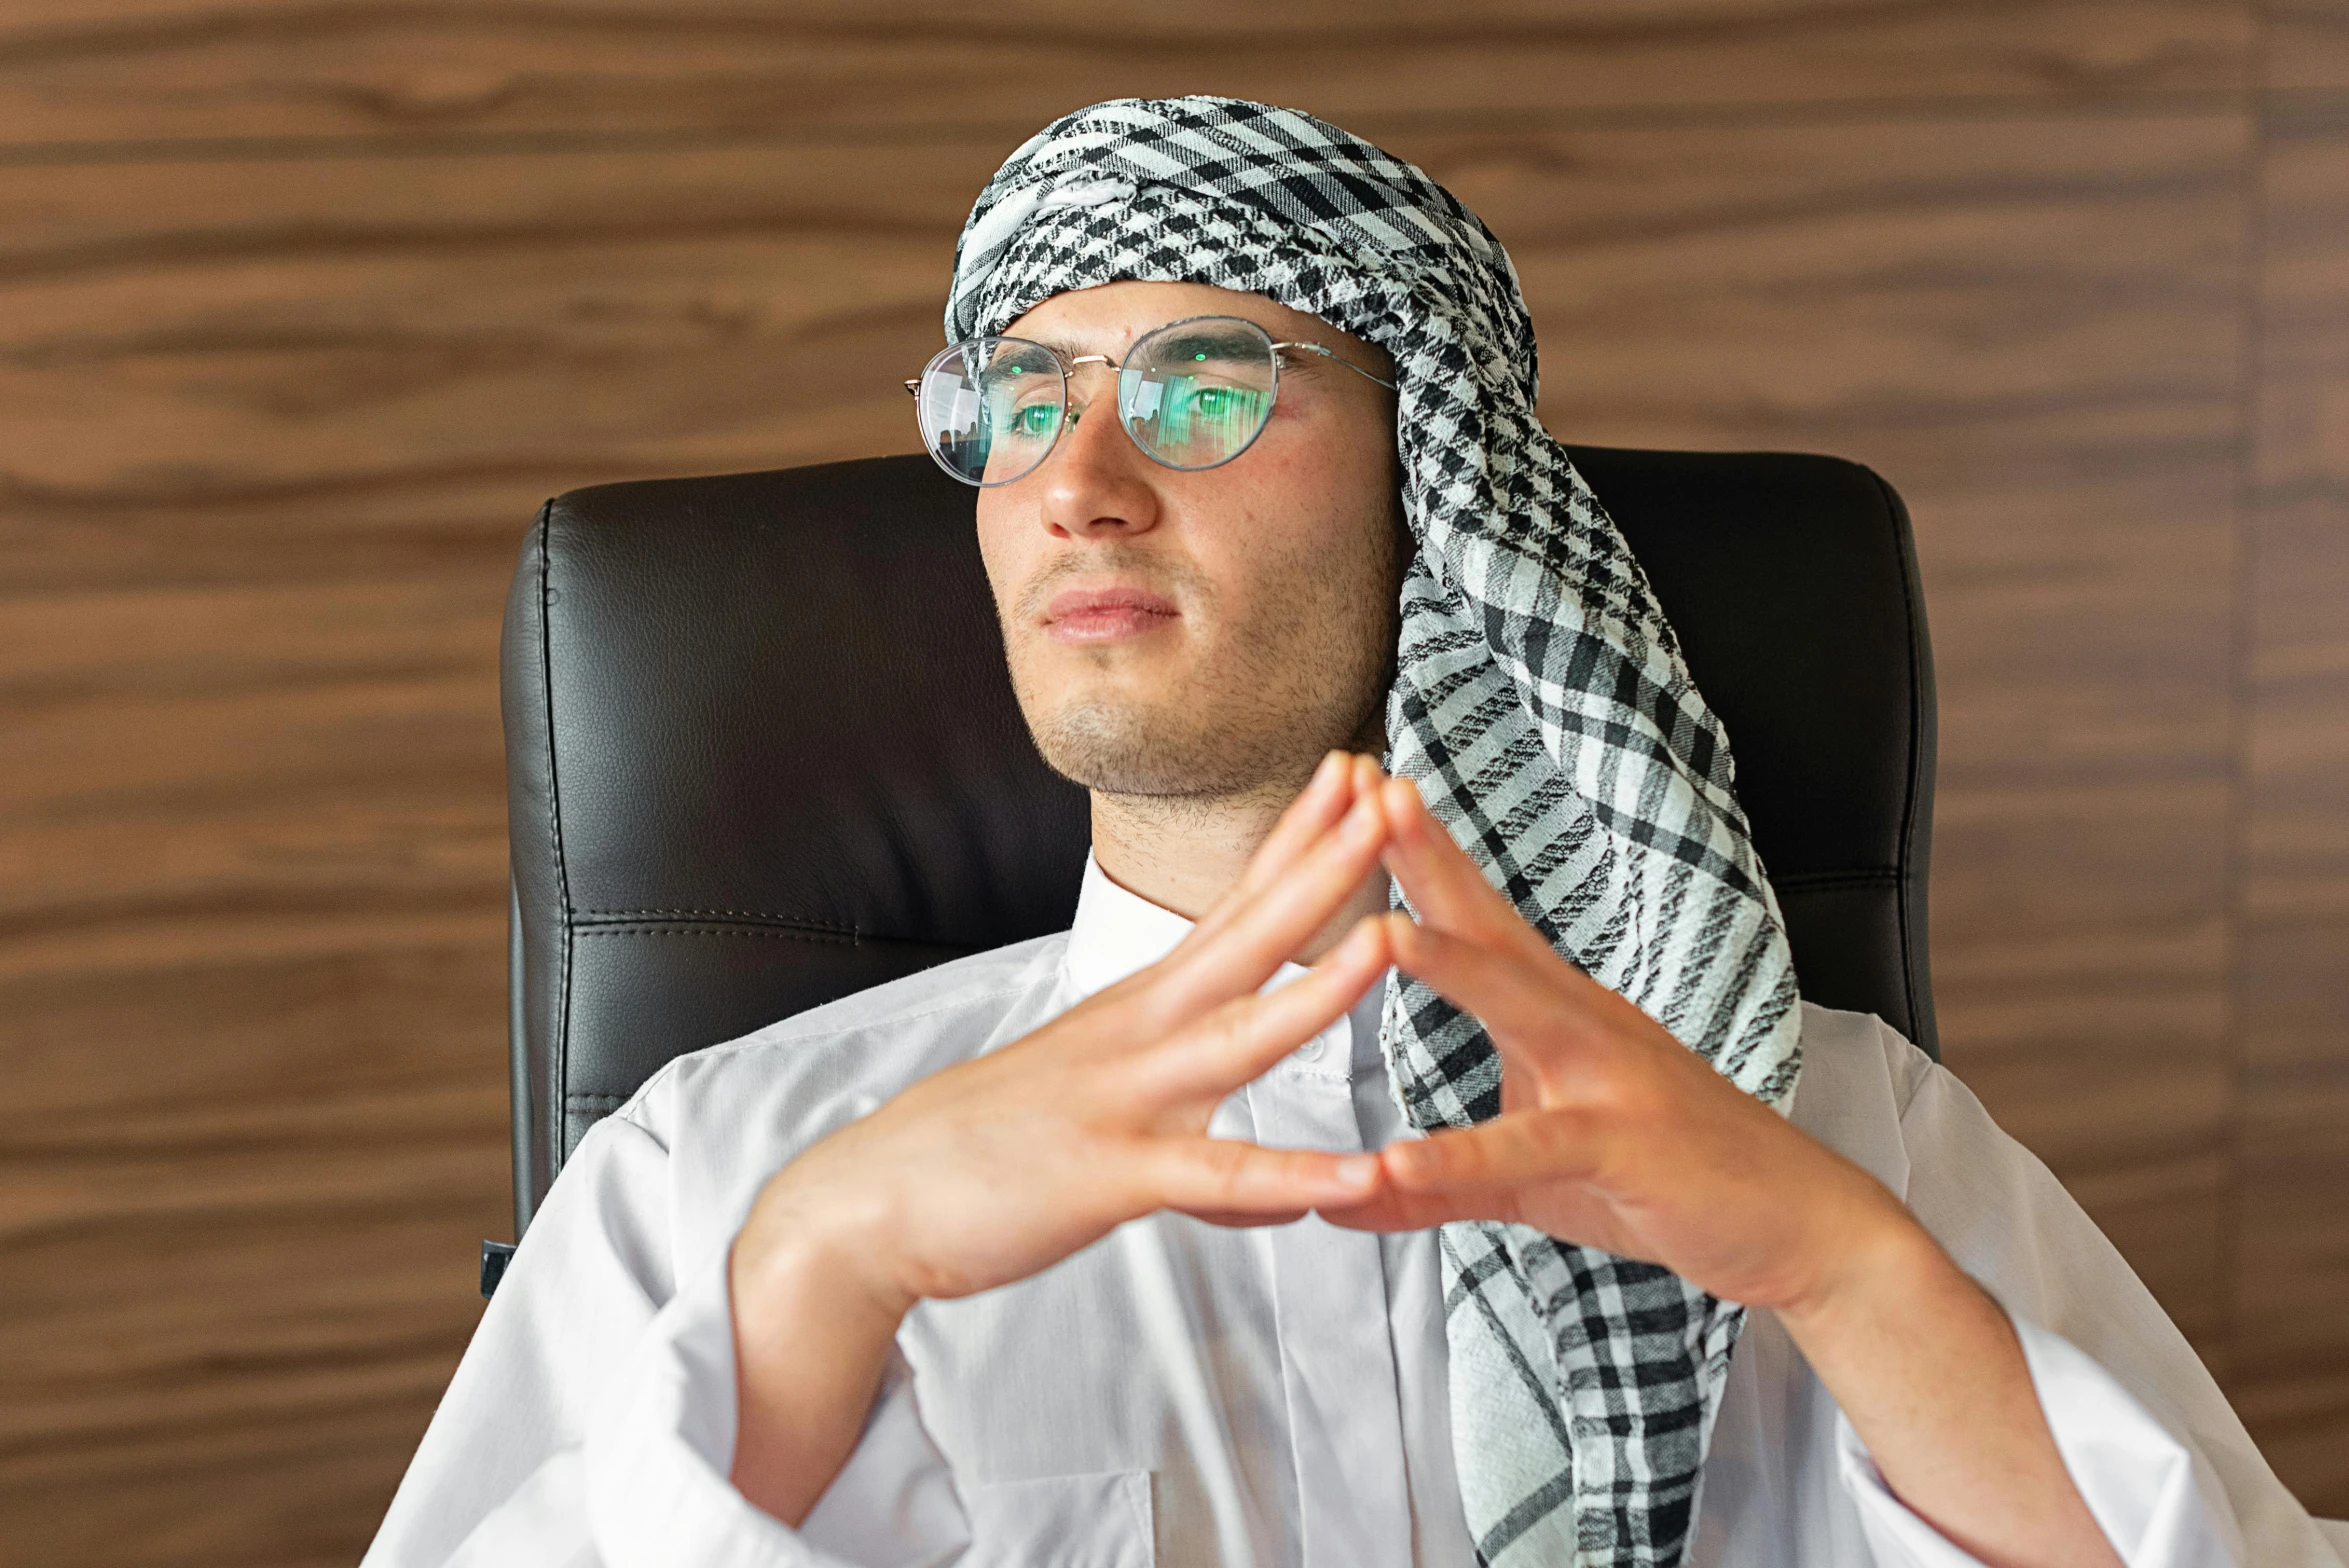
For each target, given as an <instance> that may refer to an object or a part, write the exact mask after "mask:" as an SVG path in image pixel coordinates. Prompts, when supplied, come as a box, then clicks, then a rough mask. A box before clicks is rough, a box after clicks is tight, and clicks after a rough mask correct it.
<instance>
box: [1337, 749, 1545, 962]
mask: <svg viewBox="0 0 2349 1568" xmlns="http://www.w3.org/2000/svg"><path fill="white" fill-rule="evenodd" d="M1378 799H1379V806H1380V809H1381V811H1382V812H1383V813H1384V815H1385V817H1386V819H1387V834H1388V842H1387V850H1386V862H1387V869H1388V870H1390V871H1392V872H1393V873H1394V875H1395V880H1396V881H1397V882H1399V883H1401V884H1402V887H1403V892H1404V893H1405V895H1406V896H1408V897H1409V898H1410V900H1411V907H1412V908H1413V909H1415V910H1417V911H1418V912H1419V918H1420V919H1421V920H1422V921H1424V922H1426V923H1427V924H1429V925H1432V926H1435V927H1436V928H1438V929H1439V930H1444V931H1454V932H1458V933H1459V934H1461V935H1463V936H1469V937H1474V938H1476V939H1478V940H1481V941H1486V942H1493V943H1499V944H1503V945H1507V946H1514V947H1523V946H1524V945H1525V941H1526V938H1528V937H1530V938H1532V940H1533V941H1534V942H1536V943H1539V944H1540V945H1541V947H1542V948H1543V950H1544V951H1547V950H1548V948H1549V944H1548V943H1547V942H1544V941H1543V940H1542V936H1541V933H1540V932H1538V931H1535V930H1534V929H1533V927H1531V926H1530V925H1527V924H1526V922H1525V918H1524V917H1523V916H1522V915H1520V914H1518V913H1517V910H1516V907H1515V906H1514V905H1512V904H1511V903H1510V902H1509V900H1508V899H1506V898H1504V897H1502V896H1501V894H1500V893H1498V892H1496V891H1495V890H1494V888H1493V885H1492V884H1491V883H1489V882H1487V881H1486V880H1485V879H1484V873H1483V872H1482V871H1480V870H1478V869H1477V865H1476V862H1475V861H1473V860H1471V859H1470V858H1469V857H1468V854H1467V852H1466V851H1465V850H1463V849H1461V847H1460V846H1459V845H1458V844H1456V843H1454V842H1453V841H1452V835H1451V834H1450V833H1448V832H1446V831H1445V829H1444V825H1443V824H1442V823H1440V822H1438V821H1437V820H1436V819H1435V814H1434V813H1433V812H1431V811H1429V810H1428V809H1427V804H1426V802H1425V801H1423V800H1421V799H1420V798H1419V791H1418V789H1417V788H1416V787H1414V786H1413V784H1412V783H1411V781H1410V780H1409V779H1390V780H1388V781H1387V782H1386V783H1385V784H1383V785H1382V786H1380V788H1379V791H1378Z"/></svg>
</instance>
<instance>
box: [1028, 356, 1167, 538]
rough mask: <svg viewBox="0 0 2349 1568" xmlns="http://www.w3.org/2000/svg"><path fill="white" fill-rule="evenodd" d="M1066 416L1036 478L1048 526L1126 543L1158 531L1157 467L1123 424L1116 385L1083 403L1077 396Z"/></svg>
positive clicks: (1071, 399) (1059, 530)
mask: <svg viewBox="0 0 2349 1568" xmlns="http://www.w3.org/2000/svg"><path fill="white" fill-rule="evenodd" d="M1071 391H1072V393H1073V391H1074V389H1073V388H1072V389H1071ZM1065 417H1066V418H1067V420H1068V424H1067V427H1066V428H1064V429H1063V430H1062V431H1061V433H1060V441H1059V444H1058V445H1057V446H1056V447H1055V448H1054V449H1053V452H1052V455H1051V456H1050V457H1049V458H1047V459H1045V462H1044V468H1043V471H1042V472H1041V473H1039V474H1038V475H1037V476H1036V477H1037V479H1038V480H1040V481H1041V482H1042V484H1043V486H1044V497H1043V520H1044V524H1045V526H1046V527H1048V528H1051V529H1053V530H1054V531H1056V532H1059V533H1063V534H1066V535H1068V536H1069V537H1070V538H1072V539H1089V538H1108V537H1112V536H1114V537H1119V538H1126V537H1131V536H1132V535H1135V534H1141V533H1147V532H1149V531H1150V530H1151V529H1152V528H1155V527H1156V526H1158V491H1157V488H1156V487H1155V486H1154V485H1153V484H1152V483H1151V482H1150V481H1151V479H1152V477H1153V476H1152V475H1151V474H1149V473H1148V472H1147V470H1149V469H1150V468H1152V467H1153V466H1155V465H1153V464H1152V463H1151V461H1150V459H1148V458H1146V457H1144V456H1143V455H1142V452H1141V449H1140V448H1139V447H1137V446H1135V445H1134V442H1133V438H1132V437H1130V436H1128V435H1127V434H1126V433H1125V430H1124V428H1123V427H1121V426H1120V425H1119V424H1118V422H1117V395H1116V391H1115V388H1114V385H1112V386H1105V387H1101V388H1100V389H1099V390H1098V392H1097V394H1096V395H1095V396H1093V397H1092V398H1091V399H1089V400H1088V401H1086V402H1084V403H1082V404H1080V403H1078V402H1077V401H1076V399H1075V397H1074V396H1073V395H1072V396H1071V398H1070V400H1069V409H1068V413H1067V415H1066V416H1065Z"/></svg>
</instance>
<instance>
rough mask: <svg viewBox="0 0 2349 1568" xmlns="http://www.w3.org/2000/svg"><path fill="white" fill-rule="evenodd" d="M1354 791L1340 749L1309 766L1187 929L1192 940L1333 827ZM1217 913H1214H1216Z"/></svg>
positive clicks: (1350, 767) (1350, 768) (1348, 759)
mask: <svg viewBox="0 0 2349 1568" xmlns="http://www.w3.org/2000/svg"><path fill="white" fill-rule="evenodd" d="M1356 793H1357V790H1356V787H1355V783H1354V758H1353V757H1352V756H1351V755H1350V754H1348V753H1346V752H1343V751H1333V752H1331V753H1330V754H1329V755H1327V756H1325V757H1323V758H1322V759H1321V766H1319V767H1317V768H1315V769H1314V770H1313V778H1312V781H1311V782H1310V783H1308V784H1307V785H1306V786H1305V788H1304V790H1303V791H1302V792H1301V793H1300V794H1299V795H1298V796H1297V798H1296V799H1295V800H1293V801H1291V802H1289V807H1288V809H1287V810H1286V811H1284V812H1282V813H1281V816H1280V820H1279V821H1278V822H1276V823H1274V824H1273V828H1272V832H1271V833H1270V834H1268V835H1267V836H1266V837H1265V840H1264V843H1263V844H1262V845H1261V846H1259V847H1258V849H1257V851H1256V853H1255V854H1254V855H1252V856H1251V857H1249V860H1248V865H1247V867H1246V869H1245V870H1243V871H1242V872H1241V873H1240V879H1239V881H1238V882H1236V883H1234V884H1233V885H1232V887H1231V889H1230V891H1228V892H1227V893H1226V894H1225V895H1224V896H1223V897H1222V898H1220V899H1218V900H1216V904H1215V907H1214V908H1213V909H1211V910H1209V911H1208V912H1207V914H1206V916H1205V917H1203V918H1202V919H1201V920H1200V922H1199V924H1198V926H1197V927H1196V928H1195V929H1194V930H1193V932H1192V939H1193V940H1196V939H1197V937H1198V936H1199V934H1200V933H1201V932H1205V931H1208V930H1211V929H1212V928H1213V927H1215V926H1216V925H1219V924H1221V922H1222V919H1223V918H1228V911H1230V910H1232V909H1235V908H1237V907H1238V906H1239V905H1240V904H1242V903H1244V902H1245V901H1246V900H1247V899H1248V898H1250V897H1252V896H1253V895H1255V894H1256V893H1258V892H1260V891H1261V890H1262V889H1264V888H1266V887H1269V886H1271V885H1272V883H1273V882H1274V881H1275V880H1276V879H1277V878H1278V877H1279V876H1280V875H1281V873H1282V872H1284V871H1286V870H1288V869H1289V867H1291V866H1293V865H1294V864H1296V862H1297V859H1298V857H1299V856H1301V855H1303V854H1304V853H1305V851H1306V850H1308V849H1310V848H1311V847H1312V846H1313V843H1314V841H1315V840H1316V839H1318V838H1320V837H1321V835H1322V834H1324V833H1327V832H1328V831H1329V830H1330V829H1331V828H1333V827H1335V826H1337V824H1338V821H1339V819H1340V818H1342V817H1344V816H1345V814H1346V812H1347V809H1348V808H1349V807H1351V806H1352V805H1353V804H1354V798H1355V795H1356ZM1219 917H1220V918H1219Z"/></svg>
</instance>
